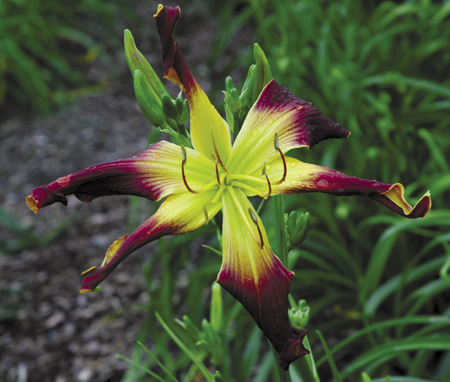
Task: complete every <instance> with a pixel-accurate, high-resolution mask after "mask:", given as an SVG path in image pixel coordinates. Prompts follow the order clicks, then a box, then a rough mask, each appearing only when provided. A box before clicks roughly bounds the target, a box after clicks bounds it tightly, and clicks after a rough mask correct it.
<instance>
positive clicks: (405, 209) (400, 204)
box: [369, 183, 431, 219]
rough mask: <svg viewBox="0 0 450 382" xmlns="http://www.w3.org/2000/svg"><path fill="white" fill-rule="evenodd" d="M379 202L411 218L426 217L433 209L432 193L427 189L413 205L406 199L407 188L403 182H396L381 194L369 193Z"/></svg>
mask: <svg viewBox="0 0 450 382" xmlns="http://www.w3.org/2000/svg"><path fill="white" fill-rule="evenodd" d="M369 196H370V197H371V198H372V199H374V200H376V201H377V202H378V203H381V204H383V205H384V206H386V207H388V208H390V209H391V210H392V211H394V212H396V213H397V214H399V215H401V216H404V217H406V218H409V219H416V218H424V217H426V216H427V215H428V212H429V211H430V209H431V194H430V191H427V192H426V193H425V194H424V195H423V196H422V197H421V198H420V200H419V201H418V202H417V203H416V204H415V205H414V207H412V206H411V205H410V204H409V203H408V202H407V201H406V199H405V189H404V187H403V185H402V184H400V183H395V184H393V185H392V186H391V188H390V189H389V190H387V191H386V192H383V193H381V194H380V195H369Z"/></svg>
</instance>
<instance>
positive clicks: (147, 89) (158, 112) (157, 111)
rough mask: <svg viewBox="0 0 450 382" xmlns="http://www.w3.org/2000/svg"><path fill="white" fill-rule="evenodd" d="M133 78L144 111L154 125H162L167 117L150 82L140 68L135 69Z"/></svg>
mask: <svg viewBox="0 0 450 382" xmlns="http://www.w3.org/2000/svg"><path fill="white" fill-rule="evenodd" d="M133 79H134V92H135V94H136V99H137V101H138V104H139V107H140V108H141V110H142V112H143V113H144V115H145V116H146V117H147V119H148V120H149V121H150V123H151V124H152V125H154V126H162V125H163V124H164V123H165V121H166V118H165V116H164V113H163V111H162V108H161V101H160V102H157V100H156V99H155V96H154V93H153V92H152V90H151V86H150V84H149V83H148V81H147V79H146V78H145V77H144V76H143V74H142V73H141V71H140V70H137V69H136V70H135V72H134V75H133ZM158 100H159V99H158Z"/></svg>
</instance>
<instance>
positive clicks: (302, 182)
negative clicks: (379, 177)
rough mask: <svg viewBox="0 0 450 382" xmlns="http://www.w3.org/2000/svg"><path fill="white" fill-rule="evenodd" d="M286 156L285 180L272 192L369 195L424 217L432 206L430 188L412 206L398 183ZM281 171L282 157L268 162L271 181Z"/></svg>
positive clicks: (396, 209)
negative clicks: (353, 174)
mask: <svg viewBox="0 0 450 382" xmlns="http://www.w3.org/2000/svg"><path fill="white" fill-rule="evenodd" d="M285 159H286V167H287V176H286V180H285V181H284V182H283V183H281V184H280V185H273V186H272V194H273V195H276V194H293V193H302V192H324V193H327V194H332V195H336V196H353V195H359V196H368V197H370V198H372V199H374V200H376V201H377V202H380V203H382V204H384V205H385V206H386V207H388V208H390V209H391V210H393V211H394V212H396V213H398V214H399V215H401V216H404V217H407V218H423V217H425V216H426V215H427V214H428V211H429V210H430V208H431V197H430V193H429V192H427V193H425V195H423V196H422V198H421V199H420V200H419V201H418V202H417V203H416V205H415V206H414V207H411V206H410V205H409V203H408V202H407V201H406V200H405V197H404V188H403V186H402V185H401V184H400V183H395V184H385V183H381V182H377V181H375V180H366V179H359V178H356V177H354V176H348V175H345V174H343V173H341V172H338V171H335V170H331V169H329V168H326V167H321V166H316V165H313V164H309V163H304V162H301V161H299V160H297V159H294V158H291V157H286V158H285ZM283 172H284V165H283V162H282V161H281V160H276V161H274V162H272V163H270V164H269V165H267V173H268V174H269V178H270V180H271V182H272V184H274V183H275V182H276V180H278V179H281V177H282V176H283ZM258 175H259V174H258ZM257 189H261V190H263V189H264V187H262V186H258V188H257Z"/></svg>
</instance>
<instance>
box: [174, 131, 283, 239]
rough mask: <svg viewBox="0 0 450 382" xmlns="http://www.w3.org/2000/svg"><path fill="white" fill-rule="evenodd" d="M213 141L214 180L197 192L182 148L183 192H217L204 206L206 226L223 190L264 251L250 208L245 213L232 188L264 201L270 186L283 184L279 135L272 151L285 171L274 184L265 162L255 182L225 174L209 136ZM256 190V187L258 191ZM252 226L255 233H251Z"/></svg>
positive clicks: (185, 153) (260, 233)
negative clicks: (277, 155)
mask: <svg viewBox="0 0 450 382" xmlns="http://www.w3.org/2000/svg"><path fill="white" fill-rule="evenodd" d="M211 134H212V130H211ZM212 141H213V146H214V153H211V158H213V159H214V161H215V162H216V169H215V173H216V174H215V175H216V179H214V180H212V181H211V182H209V183H208V184H207V185H206V186H203V187H202V188H201V189H199V190H194V189H193V188H191V187H190V186H189V183H188V181H187V179H186V174H185V166H186V165H187V152H186V148H185V147H184V146H181V175H182V178H183V182H184V185H185V186H186V189H187V190H188V191H189V192H190V193H192V194H201V193H203V192H205V191H209V190H217V192H216V194H215V195H214V198H213V199H212V200H211V202H209V203H207V204H205V205H204V206H203V212H204V214H205V224H206V223H208V222H209V215H208V206H209V205H211V204H214V203H217V202H218V201H219V198H220V197H221V195H222V193H223V192H224V191H225V190H227V192H228V193H229V195H230V196H231V198H232V200H233V201H234V202H235V204H236V207H237V209H238V211H239V213H240V215H241V216H242V218H243V221H244V223H245V225H246V226H247V228H248V229H249V231H250V232H251V234H252V236H253V238H254V240H255V241H256V242H257V243H258V245H260V246H261V248H263V247H264V241H263V236H262V232H261V229H260V227H259V222H258V217H257V215H256V213H255V212H254V211H253V210H252V209H251V208H248V211H244V208H243V206H242V203H240V202H239V199H238V197H237V196H236V193H235V191H234V187H238V188H240V189H242V190H244V191H247V192H250V193H251V194H254V195H258V196H260V197H262V198H264V199H267V198H268V197H269V196H270V195H271V194H272V184H275V185H279V184H281V183H283V182H284V181H285V180H286V175H287V167H286V160H285V158H284V155H283V152H282V151H281V149H280V145H279V142H278V134H275V136H274V148H275V151H277V152H278V153H279V154H280V156H281V159H282V161H283V167H284V169H283V176H282V177H281V179H280V180H278V181H276V182H273V183H271V181H270V179H269V176H268V175H267V170H266V162H264V165H263V167H262V169H261V175H262V176H264V178H257V177H255V176H251V175H247V174H232V173H231V172H230V171H228V169H227V168H226V166H225V164H224V163H223V161H222V159H221V158H220V155H219V152H218V150H217V146H216V142H215V140H214V135H213V134H212ZM261 185H265V186H266V192H262V191H260V189H261ZM258 186H260V187H258ZM255 187H258V189H257V188H255ZM255 226H256V230H255V229H254V227H255ZM256 232H258V235H256ZM257 236H259V237H257Z"/></svg>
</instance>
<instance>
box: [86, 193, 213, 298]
mask: <svg viewBox="0 0 450 382" xmlns="http://www.w3.org/2000/svg"><path fill="white" fill-rule="evenodd" d="M215 193H216V191H206V192H204V193H202V194H199V195H193V194H190V193H187V192H186V193H184V194H180V195H170V196H168V197H167V199H166V200H165V201H164V202H163V204H162V205H161V207H159V209H158V211H156V213H155V214H154V215H153V216H152V217H151V218H150V219H148V220H147V221H146V222H145V223H144V224H142V225H141V226H140V227H139V228H137V229H136V231H134V232H133V233H131V234H130V235H125V236H122V237H121V238H120V239H118V240H116V241H115V242H114V243H113V244H112V245H111V246H110V247H109V249H108V251H107V252H106V255H105V259H104V260H103V263H102V265H101V266H100V267H92V268H90V269H88V270H87V271H85V272H83V273H82V277H81V278H82V286H81V289H80V293H86V292H92V291H94V290H95V288H96V287H97V285H98V284H99V283H100V282H101V281H103V280H104V279H105V278H106V277H107V276H108V275H109V274H110V273H111V272H112V271H113V270H114V269H115V268H116V267H117V266H118V265H119V264H120V263H121V262H122V261H123V260H125V259H126V258H127V257H128V256H129V255H130V254H131V253H133V252H134V251H136V250H137V249H138V248H140V247H142V246H143V245H145V244H148V243H150V242H152V241H154V240H156V239H159V238H160V237H162V236H165V235H178V234H182V233H187V232H191V231H194V230H196V229H197V228H199V227H201V226H202V225H203V224H205V222H206V217H205V211H204V207H205V206H206V207H205V208H206V209H207V213H208V217H209V218H212V217H213V216H214V215H215V214H216V213H217V212H218V211H220V209H221V207H222V202H221V201H219V202H216V203H214V204H211V203H210V201H211V200H212V199H213V198H214V195H215Z"/></svg>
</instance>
